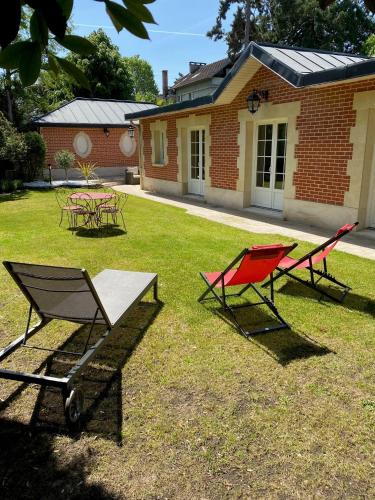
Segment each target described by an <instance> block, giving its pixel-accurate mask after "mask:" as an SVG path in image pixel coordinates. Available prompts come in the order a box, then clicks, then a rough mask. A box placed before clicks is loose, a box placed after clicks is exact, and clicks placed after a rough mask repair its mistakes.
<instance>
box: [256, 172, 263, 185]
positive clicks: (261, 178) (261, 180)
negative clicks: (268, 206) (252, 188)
mask: <svg viewBox="0 0 375 500" xmlns="http://www.w3.org/2000/svg"><path fill="white" fill-rule="evenodd" d="M257 187H263V174H257Z"/></svg>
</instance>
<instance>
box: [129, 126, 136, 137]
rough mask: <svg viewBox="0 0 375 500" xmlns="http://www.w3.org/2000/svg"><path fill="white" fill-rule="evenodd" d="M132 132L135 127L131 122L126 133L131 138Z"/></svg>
mask: <svg viewBox="0 0 375 500" xmlns="http://www.w3.org/2000/svg"><path fill="white" fill-rule="evenodd" d="M134 132H135V127H134V125H133V124H132V123H131V124H130V125H129V127H128V135H129V137H130V139H133V137H134Z"/></svg>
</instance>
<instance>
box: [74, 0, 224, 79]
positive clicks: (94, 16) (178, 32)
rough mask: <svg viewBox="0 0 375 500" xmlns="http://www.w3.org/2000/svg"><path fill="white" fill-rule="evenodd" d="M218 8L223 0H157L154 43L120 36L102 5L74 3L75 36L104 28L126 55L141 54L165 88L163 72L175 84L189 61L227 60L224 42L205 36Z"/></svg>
mask: <svg viewBox="0 0 375 500" xmlns="http://www.w3.org/2000/svg"><path fill="white" fill-rule="evenodd" d="M218 5H219V0H189V1H184V0H156V1H155V3H153V4H150V5H148V7H149V8H150V10H151V12H152V13H153V15H154V18H155V21H156V22H157V23H158V25H147V27H148V29H149V32H150V37H151V41H145V40H139V39H138V38H136V37H134V36H132V35H130V34H129V33H127V32H125V31H124V30H123V31H122V32H121V33H119V34H117V32H116V30H115V29H114V28H111V22H110V20H109V18H108V16H107V15H106V13H105V10H104V4H103V3H102V2H95V1H93V0H78V1H76V2H75V3H74V6H75V7H74V12H73V23H74V26H75V29H74V32H75V33H76V34H77V35H83V36H85V35H88V34H89V33H90V32H91V31H93V30H94V29H96V28H97V27H99V26H101V27H102V28H103V29H104V30H105V32H106V33H107V34H108V35H109V36H110V37H111V39H112V41H113V42H114V43H115V44H116V45H118V47H119V48H120V52H121V54H122V55H124V56H131V55H135V54H139V55H140V56H141V57H142V58H143V59H146V60H147V61H149V62H150V63H151V65H152V67H153V69H154V73H155V78H156V82H157V84H158V85H159V87H161V71H162V70H163V69H168V71H169V83H170V84H172V83H173V82H174V80H175V79H176V78H177V76H178V73H179V72H182V73H186V72H187V69H188V63H189V61H198V62H212V61H215V60H217V59H221V58H222V57H225V56H226V44H225V43H224V42H222V41H219V42H213V41H212V40H210V39H209V38H207V37H206V36H205V34H206V32H207V31H208V30H209V29H210V28H211V27H212V25H213V24H214V22H215V18H216V15H217V10H218ZM165 32H167V33H165Z"/></svg>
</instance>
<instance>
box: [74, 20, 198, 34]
mask: <svg viewBox="0 0 375 500" xmlns="http://www.w3.org/2000/svg"><path fill="white" fill-rule="evenodd" d="M74 26H77V27H79V28H94V29H97V28H102V29H104V30H114V29H115V28H114V26H100V25H99V24H80V23H74ZM147 31H148V32H149V33H161V34H162V35H178V36H203V37H205V36H206V35H203V34H202V33H189V32H185V31H167V30H152V29H148V30H147Z"/></svg>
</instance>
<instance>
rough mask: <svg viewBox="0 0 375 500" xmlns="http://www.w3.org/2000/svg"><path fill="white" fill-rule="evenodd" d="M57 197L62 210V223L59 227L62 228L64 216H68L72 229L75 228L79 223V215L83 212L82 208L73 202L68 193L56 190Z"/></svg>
mask: <svg viewBox="0 0 375 500" xmlns="http://www.w3.org/2000/svg"><path fill="white" fill-rule="evenodd" d="M55 197H56V201H57V204H58V206H59V208H60V222H59V227H60V226H61V224H62V222H63V219H64V214H66V216H67V218H68V223H69V226H70V227H74V226H75V225H76V223H77V215H78V212H81V211H82V207H81V206H80V205H78V204H77V203H75V202H73V201H72V200H71V199H70V198H69V196H68V192H67V191H65V190H64V191H61V189H55Z"/></svg>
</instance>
